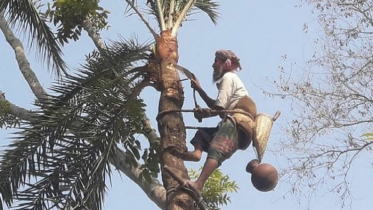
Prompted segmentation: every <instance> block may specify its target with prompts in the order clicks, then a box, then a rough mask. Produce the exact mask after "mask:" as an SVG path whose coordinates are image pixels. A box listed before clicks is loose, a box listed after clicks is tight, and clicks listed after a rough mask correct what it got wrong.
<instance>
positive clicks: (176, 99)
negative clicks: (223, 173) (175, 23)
mask: <svg viewBox="0 0 373 210" xmlns="http://www.w3.org/2000/svg"><path fill="white" fill-rule="evenodd" d="M157 42H158V50H157V57H158V59H159V61H160V63H161V72H160V74H161V75H160V76H161V77H160V78H161V81H160V89H161V97H160V100H159V110H158V111H159V112H162V111H165V110H170V109H181V107H182V106H183V103H184V92H183V87H182V84H181V83H180V81H179V80H180V78H179V74H178V72H177V71H176V70H175V67H173V64H176V63H177V62H178V47H177V39H176V37H171V31H170V30H167V31H163V32H162V33H161V36H160V37H159V38H158V40H157ZM158 130H159V133H160V136H161V147H162V152H161V157H160V162H161V167H162V169H163V167H164V166H166V165H167V166H168V167H170V168H172V169H173V170H174V171H177V172H178V174H179V176H181V177H183V178H184V179H189V176H188V171H187V169H186V167H185V165H184V162H183V160H182V159H181V158H180V156H178V155H177V154H181V153H183V152H184V150H185V148H186V146H185V138H186V134H185V125H184V121H183V116H182V114H181V113H170V114H165V115H163V116H162V117H160V118H159V119H158ZM162 179H163V184H164V186H165V188H166V190H167V199H166V209H167V210H181V209H187V210H190V209H194V205H193V200H192V199H191V197H190V196H189V195H188V194H186V193H185V192H183V191H180V190H178V189H177V187H178V185H179V184H178V183H177V182H176V181H175V180H174V179H173V178H172V177H171V176H170V175H169V174H167V173H166V172H163V173H162Z"/></svg>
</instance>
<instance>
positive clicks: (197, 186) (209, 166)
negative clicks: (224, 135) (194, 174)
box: [188, 158, 219, 194]
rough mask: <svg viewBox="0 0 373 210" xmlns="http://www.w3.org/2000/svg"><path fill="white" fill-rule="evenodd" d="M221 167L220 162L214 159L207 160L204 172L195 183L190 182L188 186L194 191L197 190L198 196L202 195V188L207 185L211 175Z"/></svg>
mask: <svg viewBox="0 0 373 210" xmlns="http://www.w3.org/2000/svg"><path fill="white" fill-rule="evenodd" d="M218 167H219V162H218V161H217V160H215V159H213V158H207V160H206V162H205V165H204V166H203V168H202V172H201V174H200V175H199V177H198V179H197V180H196V181H195V182H188V185H189V186H190V187H192V188H194V190H197V193H198V194H201V191H202V188H203V186H204V185H205V183H206V181H207V179H208V178H209V177H210V176H211V174H212V173H213V172H214V171H215V169H217V168H218Z"/></svg>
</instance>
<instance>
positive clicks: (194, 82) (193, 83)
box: [190, 77, 202, 92]
mask: <svg viewBox="0 0 373 210" xmlns="http://www.w3.org/2000/svg"><path fill="white" fill-rule="evenodd" d="M190 86H191V87H192V88H193V89H195V90H196V91H198V92H200V90H202V87H201V84H200V83H199V81H198V79H197V77H194V79H191V80H190Z"/></svg>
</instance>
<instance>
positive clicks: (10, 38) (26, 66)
mask: <svg viewBox="0 0 373 210" xmlns="http://www.w3.org/2000/svg"><path fill="white" fill-rule="evenodd" d="M0 29H1V30H2V32H3V34H4V36H5V39H6V41H7V42H8V43H9V45H10V46H11V47H12V48H13V50H14V52H15V56H16V60H17V63H18V66H19V69H20V70H21V72H22V74H23V77H24V78H25V80H26V81H27V83H28V84H29V86H30V88H31V90H32V92H33V93H34V95H35V96H36V98H37V99H38V100H39V101H43V99H45V98H46V97H47V94H46V92H45V90H44V88H43V87H42V86H41V84H40V82H39V80H38V78H37V77H36V75H35V73H34V72H33V71H32V69H31V67H30V63H29V61H28V60H27V58H26V56H25V50H24V47H23V45H22V42H21V41H20V40H19V39H18V38H17V37H16V36H15V35H14V33H13V31H12V29H11V28H10V27H9V24H8V23H7V21H6V20H5V18H4V11H1V12H0Z"/></svg>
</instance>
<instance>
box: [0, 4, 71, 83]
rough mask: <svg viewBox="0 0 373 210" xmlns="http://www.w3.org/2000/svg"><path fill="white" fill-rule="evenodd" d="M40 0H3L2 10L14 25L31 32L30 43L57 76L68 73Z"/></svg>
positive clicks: (0, 5) (0, 6)
mask: <svg viewBox="0 0 373 210" xmlns="http://www.w3.org/2000/svg"><path fill="white" fill-rule="evenodd" d="M40 6H41V4H40V2H39V0H35V1H30V0H1V1H0V11H3V10H4V11H6V16H7V18H8V21H9V23H10V25H12V27H15V26H18V29H20V30H22V31H24V32H29V36H28V37H29V43H30V46H33V43H36V44H37V46H36V48H37V49H38V52H39V53H40V54H41V56H42V57H43V59H44V60H45V62H46V63H47V65H48V66H51V67H52V68H53V69H54V70H55V73H56V74H57V76H60V75H61V73H62V72H63V73H66V64H65V62H64V61H63V59H62V50H61V48H60V45H59V44H58V42H57V40H56V39H55V37H54V34H53V32H52V31H51V29H50V28H49V27H48V25H47V24H46V20H45V18H43V17H42V16H41V15H40V14H39V11H38V8H40Z"/></svg>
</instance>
